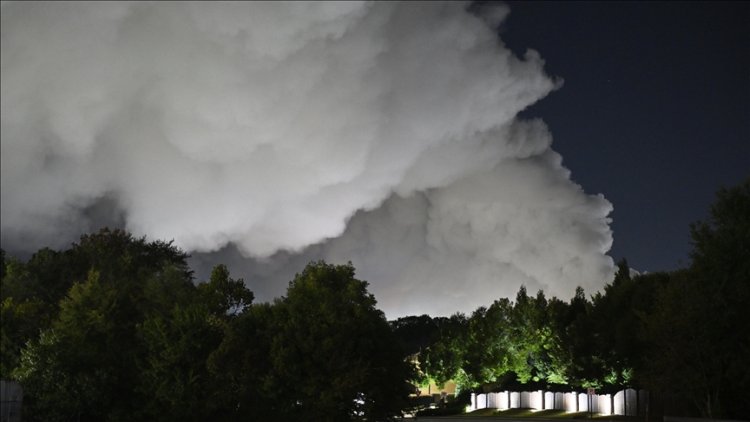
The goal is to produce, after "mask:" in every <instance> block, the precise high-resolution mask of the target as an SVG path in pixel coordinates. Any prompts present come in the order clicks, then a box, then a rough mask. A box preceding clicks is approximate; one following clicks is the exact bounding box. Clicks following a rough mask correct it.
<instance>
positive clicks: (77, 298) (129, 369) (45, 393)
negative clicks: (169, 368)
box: [6, 229, 195, 420]
mask: <svg viewBox="0 0 750 422" xmlns="http://www.w3.org/2000/svg"><path fill="white" fill-rule="evenodd" d="M35 256H37V257H39V258H37V259H34V258H32V260H31V261H30V263H27V264H26V265H25V266H24V272H23V274H22V276H21V277H19V280H20V281H21V282H20V283H19V286H21V288H20V289H18V291H19V292H21V293H19V294H18V297H24V296H23V295H24V294H26V293H25V292H28V291H29V290H31V291H32V292H33V291H36V292H35V293H32V294H30V296H29V299H28V300H35V298H37V297H42V298H43V299H44V300H43V302H42V303H43V304H45V305H48V304H49V303H48V301H50V300H54V297H55V296H56V295H58V294H59V293H57V290H58V289H60V286H66V285H69V286H70V287H69V289H68V290H67V295H66V296H65V297H64V298H62V299H61V300H60V301H59V305H55V308H56V309H59V312H55V313H53V314H52V315H53V316H52V321H51V323H50V324H49V325H48V326H47V327H44V328H42V331H41V334H40V335H39V337H38V339H37V338H35V337H31V338H29V339H27V341H28V345H27V346H26V347H25V349H24V350H23V351H22V353H21V359H20V364H19V366H18V367H17V368H15V369H14V370H13V372H12V375H13V377H14V378H17V379H18V380H19V381H21V383H22V385H23V386H24V390H25V392H26V394H25V397H26V399H27V400H25V401H24V403H25V405H28V407H27V411H26V412H25V414H26V415H27V417H28V418H29V419H31V420H33V419H39V420H68V419H78V420H102V419H109V420H130V419H132V418H134V417H137V416H138V415H139V414H141V413H140V412H141V411H142V410H143V409H144V408H146V407H147V406H145V403H147V402H148V400H147V399H146V397H145V396H143V395H140V394H139V392H141V391H143V388H139V386H141V385H142V382H141V378H140V375H141V369H143V368H144V364H143V362H142V359H144V356H145V355H147V352H149V351H153V348H152V349H148V347H145V346H144V344H143V341H142V340H144V339H145V340H146V345H156V344H157V342H156V341H155V340H154V338H155V336H153V335H152V336H148V335H146V336H139V334H138V333H139V327H144V325H143V323H144V321H147V320H149V321H154V320H158V318H164V317H165V316H168V315H170V311H171V310H172V309H173V306H175V303H174V302H173V300H175V299H179V300H185V298H188V297H190V296H191V291H194V290H195V287H194V286H193V284H192V279H191V273H190V271H189V270H188V268H187V265H186V263H185V257H186V255H185V254H184V253H182V252H181V251H179V250H178V249H176V248H175V247H173V246H171V244H169V243H164V242H146V241H145V238H141V239H135V238H133V237H132V236H131V235H130V234H128V233H126V232H123V231H118V230H116V231H109V230H106V229H105V230H102V231H100V232H99V233H97V234H94V235H87V236H82V237H81V242H80V243H79V244H74V245H73V247H72V248H71V249H69V250H67V251H64V252H50V251H44V252H43V253H41V254H40V253H38V254H36V255H35ZM84 269H85V271H86V272H84V273H83V274H84V275H83V276H82V278H80V279H75V277H78V276H79V275H80V274H81V273H82V272H83V271H84ZM52 270H56V271H52ZM39 275H43V277H41V278H40V277H39ZM55 275H56V276H57V277H58V279H55V277H54V276H55ZM6 278H8V277H7V276H6ZM41 279H44V280H46V282H47V283H49V284H50V285H51V286H52V287H49V290H48V289H47V286H46V285H45V284H44V283H37V282H36V281H38V280H41ZM13 299H14V300H15V298H13ZM24 300H26V299H24ZM47 309H51V308H47ZM13 312H15V314H18V312H16V311H15V310H14V311H13ZM149 324H151V325H154V324H155V323H151V322H149V323H148V324H146V325H145V326H146V327H150V325H149ZM19 326H22V324H19ZM152 331H154V330H152ZM147 332H148V331H147ZM171 340H174V341H177V340H176V339H174V338H173V339H171ZM146 369H149V368H146ZM147 373H148V372H146V374H147ZM151 399H153V397H152V398H149V400H151Z"/></svg>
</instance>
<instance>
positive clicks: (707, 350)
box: [0, 180, 750, 421]
mask: <svg viewBox="0 0 750 422" xmlns="http://www.w3.org/2000/svg"><path fill="white" fill-rule="evenodd" d="M691 236H692V240H693V245H694V248H693V252H692V256H691V261H692V262H691V265H690V266H689V267H688V268H685V269H681V270H679V271H674V272H670V273H651V274H643V275H636V276H631V274H630V269H629V268H628V266H627V263H626V262H625V261H624V260H623V261H621V262H620V263H619V270H618V272H617V275H616V277H615V279H614V281H612V282H611V283H610V284H608V285H607V286H606V288H605V289H604V291H603V292H599V293H596V294H595V295H594V296H593V297H591V298H587V297H586V295H585V293H584V292H583V291H582V290H581V289H578V290H577V291H576V292H575V294H574V296H573V297H572V298H571V299H570V300H568V301H563V300H560V299H557V298H554V297H553V298H547V297H545V295H544V294H543V293H542V292H539V293H537V294H536V295H529V294H528V293H527V292H526V290H525V289H524V288H521V289H520V290H519V292H518V295H517V296H516V299H515V301H510V300H507V299H499V300H496V301H495V302H494V303H492V304H491V305H490V306H489V307H486V308H484V307H483V308H479V309H477V310H476V311H474V312H473V313H472V314H471V315H468V316H467V315H463V314H456V315H453V316H451V317H449V318H442V317H439V318H433V317H429V316H427V315H423V316H412V317H406V318H400V319H398V320H396V321H392V322H391V323H390V324H389V323H388V322H387V321H386V320H385V317H384V315H383V313H382V312H380V311H379V310H378V309H377V308H376V301H375V298H374V297H373V296H372V295H371V294H370V293H368V291H367V283H366V282H364V281H360V280H358V279H356V278H355V274H354V268H353V267H352V266H351V265H350V264H349V265H330V264H327V263H324V262H316V263H311V264H310V265H308V266H307V267H306V268H305V269H304V270H303V271H302V273H300V274H298V275H297V276H296V277H295V278H294V280H292V281H291V282H290V283H289V287H288V290H287V293H286V295H285V296H284V297H281V298H279V299H277V300H275V301H274V302H273V303H253V294H252V292H251V291H249V290H248V289H247V288H246V287H245V284H244V281H243V280H241V279H233V278H232V277H231V276H230V274H229V272H228V271H227V269H226V267H224V266H223V265H218V266H216V267H215V268H214V270H213V272H212V274H211V277H210V279H209V280H207V281H205V282H200V283H196V282H195V280H194V279H193V275H192V272H191V270H190V269H189V268H188V266H187V264H186V255H185V254H184V253H183V252H181V251H180V250H178V249H177V248H175V247H174V246H172V245H171V244H170V243H165V242H161V241H155V242H152V241H147V240H146V239H144V238H140V239H139V238H134V237H133V236H131V235H130V234H128V233H126V232H123V231H119V230H114V231H110V230H107V229H104V230H102V231H100V232H99V233H96V234H91V235H85V236H82V237H81V239H80V241H79V242H78V243H76V244H73V245H72V246H71V248H69V249H67V250H64V251H53V250H49V249H42V250H40V251H38V252H37V253H36V254H34V255H33V256H32V257H31V259H29V260H28V261H27V262H21V261H19V260H17V259H14V258H12V257H6V256H5V254H4V253H3V256H2V290H1V291H0V294H1V297H0V299H1V300H2V338H1V340H2V343H1V346H2V349H1V352H2V353H1V360H0V376H1V377H2V378H3V379H14V380H17V381H18V382H20V383H21V385H22V386H23V388H24V393H25V395H24V420H28V421H37V420H38V421H42V420H43V421H67V420H76V421H78V420H80V421H104V420H111V421H117V420H127V421H130V420H165V421H167V420H180V421H183V420H311V421H312V420H314V421H328V420H330V421H334V420H357V419H366V420H383V419H388V418H390V417H392V416H396V415H399V414H400V412H401V410H402V409H404V408H406V407H408V406H409V403H408V400H407V397H408V394H409V393H410V392H412V391H413V387H411V386H410V383H411V384H414V383H423V382H426V381H428V380H434V381H436V382H438V383H442V382H445V381H447V380H449V379H452V380H455V381H456V382H457V384H458V385H459V389H460V390H461V391H463V392H464V394H463V396H464V397H466V393H468V392H469V391H470V390H477V391H478V390H485V391H490V390H493V389H505V388H514V387H516V386H518V385H519V384H526V386H527V387H529V388H537V387H540V388H545V389H547V390H554V389H555V388H559V389H565V390H568V391H569V390H570V388H584V387H590V386H593V387H597V388H599V389H600V390H602V389H603V390H607V389H612V390H614V389H616V388H619V387H621V386H634V387H642V388H647V389H650V390H651V391H652V392H655V393H656V394H657V395H659V397H661V402H662V403H664V404H665V405H666V406H667V407H668V408H670V406H672V407H671V408H670V411H672V412H675V411H678V412H683V413H689V414H694V415H703V416H712V417H725V418H738V419H743V418H746V417H747V415H748V414H750V405H749V404H748V403H750V397H749V396H748V395H749V394H750V363H748V356H750V311H749V309H750V180H748V181H746V182H744V183H743V184H742V185H740V186H738V187H735V188H732V189H722V190H720V191H719V193H718V195H717V200H716V203H715V204H714V206H713V207H712V209H711V214H710V218H709V219H708V220H707V221H704V222H699V223H696V224H694V225H693V226H692V227H691ZM414 356H417V357H418V362H419V363H418V364H417V363H416V362H417V361H416V360H415V359H413V357H414ZM455 407H456V409H460V406H455Z"/></svg>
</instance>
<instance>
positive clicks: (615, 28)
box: [501, 1, 750, 271]
mask: <svg viewBox="0 0 750 422" xmlns="http://www.w3.org/2000/svg"><path fill="white" fill-rule="evenodd" d="M509 4H510V7H511V14H510V16H509V18H508V19H507V21H506V22H505V24H504V26H503V27H502V28H501V37H502V39H503V41H504V42H505V43H506V44H507V45H508V46H509V47H510V48H512V49H513V50H514V51H516V52H517V53H521V52H523V51H524V50H525V49H526V48H533V49H535V50H537V51H539V52H540V54H541V56H542V58H544V59H545V60H546V70H547V72H548V73H549V74H551V75H554V76H558V77H562V78H563V79H564V80H565V83H564V86H563V88H562V89H561V90H559V91H557V92H554V93H552V94H551V95H550V96H548V97H547V98H545V99H543V100H542V101H541V102H539V103H537V104H536V105H534V106H533V107H532V108H530V109H528V110H527V111H526V112H525V115H526V116H539V117H541V118H543V120H544V121H545V122H546V123H547V124H548V126H549V128H550V130H551V132H552V134H553V137H554V147H555V149H556V150H557V151H558V152H560V153H561V154H562V156H563V158H564V163H565V164H566V166H567V167H568V168H570V169H571V171H572V178H573V180H574V181H576V182H577V183H579V184H581V185H582V186H583V188H584V189H585V190H586V191H587V192H589V193H603V194H604V195H605V197H606V198H607V199H609V200H610V201H611V202H612V203H613V204H614V212H613V214H612V218H613V223H612V229H613V231H614V245H613V248H612V250H611V251H610V255H611V256H612V257H613V258H615V260H619V259H620V258H622V257H625V258H627V259H628V262H629V264H630V266H631V267H633V268H636V269H638V270H646V271H659V270H671V269H675V268H677V267H680V266H682V265H686V264H687V263H688V262H689V257H688V253H689V250H690V238H689V224H690V223H691V222H693V221H696V220H699V219H704V218H705V217H706V216H707V211H708V208H709V206H710V204H711V203H712V202H713V200H714V195H715V192H716V190H717V189H718V188H719V187H720V186H732V185H735V184H737V183H739V182H740V181H742V180H743V179H744V178H746V177H748V175H750V171H748V170H750V53H749V52H750V30H748V22H750V3H748V2H731V3H719V2H711V3H677V2H668V3H651V2H632V3H630V2H628V3H602V2H594V3H589V2H576V3H567V2H534V3H528V2H515V1H511V2H509Z"/></svg>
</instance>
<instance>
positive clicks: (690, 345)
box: [644, 179, 750, 418]
mask: <svg viewBox="0 0 750 422" xmlns="http://www.w3.org/2000/svg"><path fill="white" fill-rule="evenodd" d="M710 211H711V212H710V216H709V218H708V219H707V220H706V221H701V222H697V223H695V224H693V225H692V226H691V237H692V240H693V251H692V253H691V257H692V263H691V266H690V268H689V269H687V270H685V271H680V272H676V273H674V274H673V275H672V280H670V282H669V284H668V285H667V286H666V287H665V288H663V289H662V290H661V291H660V292H659V294H658V296H657V298H656V301H657V302H656V306H655V307H654V311H653V312H652V313H651V314H649V315H648V318H647V323H646V329H647V330H646V333H645V338H646V341H648V342H649V343H650V345H651V347H652V349H651V353H650V356H649V359H647V360H646V365H645V370H644V373H645V376H646V380H647V382H648V383H649V385H650V386H651V387H652V388H653V389H658V390H660V391H665V392H667V391H672V392H673V393H675V394H677V395H682V396H683V397H686V398H688V399H689V400H690V402H692V403H693V404H694V405H695V407H696V408H697V409H698V411H699V412H700V413H701V414H702V415H703V416H706V417H712V418H742V417H745V416H747V413H748V412H749V411H750V405H748V403H747V400H745V397H744V396H743V394H745V392H747V391H750V369H748V368H749V367H748V365H747V359H746V356H749V355H750V311H749V310H748V306H747V304H748V303H750V179H747V180H746V181H744V182H743V183H742V184H740V185H739V186H737V187H734V188H729V189H720V190H719V191H718V193H717V197H716V201H715V203H714V204H713V205H712V207H711V210H710Z"/></svg>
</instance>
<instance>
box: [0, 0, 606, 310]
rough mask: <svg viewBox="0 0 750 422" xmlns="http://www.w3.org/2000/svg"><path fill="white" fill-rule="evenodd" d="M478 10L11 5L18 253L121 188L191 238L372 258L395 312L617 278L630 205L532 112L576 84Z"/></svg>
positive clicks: (190, 242)
mask: <svg viewBox="0 0 750 422" xmlns="http://www.w3.org/2000/svg"><path fill="white" fill-rule="evenodd" d="M466 6H467V4H461V3H454V2H440V3H422V2H420V3H392V2H377V3H356V2H331V3H325V2H310V3H308V2H289V3H278V2H268V3H265V2H248V3H245V2H237V3H234V2H229V3H202V2H189V3H172V2H164V3H161V2H154V3H109V2H103V3H88V2H84V3H68V2H65V3H62V2H61V3H55V2H51V3H26V2H18V3H15V2H12V3H7V2H6V3H3V5H2V41H1V42H2V45H1V47H2V48H1V50H0V51H1V52H2V99H1V101H2V104H1V105H2V122H1V123H2V142H1V146H2V151H1V159H2V163H1V164H2V180H1V183H2V186H1V188H2V189H1V191H0V194H1V195H2V198H1V199H2V207H1V208H0V213H1V215H0V217H1V224H2V227H1V228H2V232H1V233H2V243H3V245H4V247H8V245H12V246H13V247H15V248H25V249H35V248H37V247H40V246H43V245H51V246H53V247H60V246H63V245H65V244H67V243H68V242H70V241H71V240H74V239H75V238H76V236H77V235H78V234H80V232H81V231H84V230H86V229H88V228H89V227H91V225H92V224H93V223H92V222H91V221H89V217H88V214H87V212H86V211H87V210H88V209H90V208H91V207H95V206H96V205H97V204H98V203H100V202H101V201H103V200H107V201H111V202H114V203H115V204H116V206H117V207H119V209H120V210H121V212H122V215H123V217H124V221H125V224H126V227H127V228H128V229H130V230H131V231H132V232H134V233H135V234H137V235H141V234H145V235H148V236H149V237H150V238H163V239H175V241H176V243H177V244H178V245H179V246H181V247H183V248H185V249H187V250H189V251H196V252H210V251H216V250H218V249H220V248H222V247H224V246H225V245H227V244H235V245H237V247H238V248H239V249H240V250H241V251H242V253H243V254H244V255H246V256H252V257H258V258H263V257H268V256H271V255H273V254H274V253H275V252H277V251H280V250H289V251H303V250H304V249H305V248H308V249H307V250H306V251H305V252H304V253H303V254H302V255H301V256H302V257H307V256H311V254H313V252H312V251H314V252H315V253H317V254H320V255H321V256H323V257H327V258H329V259H336V260H344V261H345V260H348V259H352V260H353V261H355V265H359V262H360V261H362V269H361V271H360V273H361V275H363V276H364V277H368V276H369V275H371V276H370V277H369V278H370V280H369V281H371V283H372V286H373V291H374V292H375V293H376V294H377V295H378V297H379V298H380V299H381V304H382V305H383V306H384V307H386V308H387V309H389V316H390V315H392V314H395V313H398V312H402V311H405V310H406V309H407V308H408V310H409V311H410V312H411V311H414V312H417V311H420V312H428V311H430V310H435V311H436V312H447V310H448V308H450V307H451V306H452V307H453V308H452V309H455V310H461V309H460V308H464V309H463V310H466V309H465V306H466V305H467V304H468V303H469V302H466V301H464V299H466V298H467V297H469V296H471V297H473V299H471V305H472V306H473V304H474V303H476V302H477V300H476V299H477V298H478V297H481V298H484V299H486V298H491V297H499V296H501V295H505V294H507V292H508V289H512V290H515V289H516V288H517V283H519V282H524V283H526V284H527V285H528V286H529V287H530V289H531V288H535V287H537V286H539V287H545V288H548V289H551V290H552V291H557V290H555V288H553V286H560V289H559V290H560V291H562V290H563V289H567V290H569V291H571V292H572V287H573V286H575V285H577V284H581V285H584V286H597V285H601V284H602V283H603V282H605V281H606V280H608V279H609V277H610V276H611V272H612V263H611V260H610V259H609V258H608V257H607V256H606V255H604V254H605V253H606V251H607V250H608V249H609V246H610V244H611V233H610V231H609V228H608V220H607V215H608V213H609V212H610V210H611V206H610V205H609V204H608V203H607V202H606V201H605V200H604V199H603V198H599V197H588V196H586V195H585V194H584V193H583V191H582V190H581V189H580V188H579V187H578V186H576V185H574V184H573V183H572V182H571V181H570V180H569V175H568V172H567V171H566V170H565V169H564V168H563V167H562V166H561V164H560V160H559V157H558V156H557V155H556V154H555V153H554V152H553V151H552V150H551V149H550V143H551V140H550V137H549V135H548V134H547V131H546V128H544V125H543V124H542V123H541V122H518V121H515V120H514V119H515V116H516V114H517V113H518V112H519V111H520V110H522V109H524V108H525V107H527V106H528V105H530V104H532V103H533V102H535V101H537V100H539V99H540V98H542V97H543V96H545V95H546V94H548V93H549V92H550V91H551V90H552V89H554V88H555V86H556V83H555V82H554V81H552V80H551V79H550V78H548V77H547V76H545V74H544V72H543V70H542V68H543V62H542V61H541V59H540V58H539V57H538V55H537V54H536V53H534V52H529V53H528V54H527V55H526V56H525V57H524V58H523V59H519V58H517V57H514V55H513V54H512V53H511V52H510V51H509V50H507V49H505V48H504V46H503V45H502V43H500V41H499V40H498V39H497V37H496V35H495V33H494V31H493V29H492V27H491V25H496V24H497V23H498V22H499V21H500V20H502V19H503V18H504V16H505V15H506V14H507V9H505V8H504V7H497V8H495V9H493V10H492V11H491V13H487V14H486V15H487V16H490V18H488V19H485V22H483V21H482V20H481V19H480V18H478V17H476V16H473V15H471V14H470V13H467V12H466V10H465V9H466ZM392 195H398V196H400V197H403V198H406V199H399V198H398V196H393V197H392ZM389 197H392V198H391V199H389V200H388V202H386V203H385V205H384V201H385V200H386V199H388V198H389ZM389 207H390V208H389ZM394 207H395V208H402V209H401V211H399V214H398V215H393V214H392V213H391V212H390V211H389V210H391V211H392V210H393V209H395V208H394ZM360 210H363V211H360ZM367 210H370V211H369V212H366V211H367ZM358 211H360V212H359V213H357V212H358ZM355 213H357V214H356V216H355V217H353V216H354V215H355ZM404 216H408V218H407V220H408V222H403V221H401V220H398V218H402V217H403V218H406V217H404ZM394 218H395V219H396V220H394ZM350 219H351V222H350V224H349V229H348V230H347V222H349V220H350ZM400 223H404V224H406V225H408V228H409V229H410V230H412V231H413V232H415V233H417V232H418V233H419V234H420V235H421V237H420V236H414V237H413V239H412V243H408V242H407V243H401V242H399V239H398V238H397V237H394V236H393V234H392V231H393V230H398V228H399V227H398V224H400ZM358 226H362V227H368V230H367V231H366V232H362V233H360V232H356V230H355V228H356V227H358ZM345 230H347V231H346V233H345V234H344V236H343V237H341V238H340V239H338V240H337V239H336V238H338V237H339V236H341V235H342V233H344V231H345ZM326 239H332V240H328V241H326ZM319 242H323V243H320V244H319V245H318V246H314V247H310V245H313V244H316V243H319ZM394 242H395V243H394ZM354 249H356V250H358V251H359V253H357V252H356V251H355V250H354ZM401 250H403V251H404V253H408V254H410V255H404V254H401V253H400V252H399V251H401ZM405 256H411V257H413V259H411V260H408V262H407V260H405V259H404V257H405ZM376 257H382V258H383V260H379V261H377V262H376V260H375V258H376ZM389 257H391V258H393V260H392V261H388V260H386V258H389ZM397 258H401V259H397ZM364 259H367V264H365V262H364ZM269 265H270V264H269ZM276 265H278V264H276ZM378 268H380V269H383V270H382V275H383V277H382V278H377V276H378V275H380V272H378V271H377V269H378ZM386 268H388V269H389V270H388V271H385V270H384V269H386ZM295 270H299V269H298V268H296V269H295ZM280 285H281V286H280V287H279V289H281V288H283V285H285V283H280ZM460 285H465V286H466V287H465V288H458V287H456V286H460ZM508 286H512V287H508ZM420 289H430V290H431V291H433V292H434V293H433V294H431V298H430V299H429V301H428V300H425V301H424V303H422V302H420V300H419V299H418V298H419V297H427V296H424V295H423V293H422V292H421V291H419V290H420ZM461 289H464V290H467V291H471V292H473V293H461V294H459V293H457V291H458V290H461ZM561 294H566V293H564V292H563V293H561ZM568 294H569V293H568ZM467 295H468V296H467ZM478 295H479V296H478ZM566 295H567V294H566ZM397 298H399V300H401V301H402V302H404V303H402V304H400V305H398V304H397V303H396V300H397ZM457 300H458V302H457ZM485 302H486V301H485ZM428 304H429V306H428ZM420 309H421V310H420ZM438 309H439V311H438Z"/></svg>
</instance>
